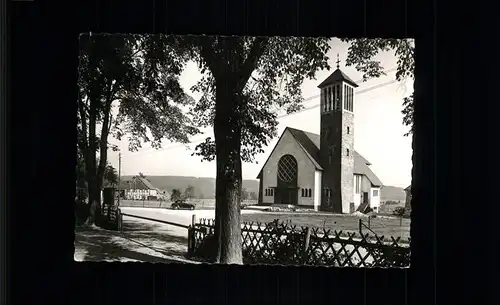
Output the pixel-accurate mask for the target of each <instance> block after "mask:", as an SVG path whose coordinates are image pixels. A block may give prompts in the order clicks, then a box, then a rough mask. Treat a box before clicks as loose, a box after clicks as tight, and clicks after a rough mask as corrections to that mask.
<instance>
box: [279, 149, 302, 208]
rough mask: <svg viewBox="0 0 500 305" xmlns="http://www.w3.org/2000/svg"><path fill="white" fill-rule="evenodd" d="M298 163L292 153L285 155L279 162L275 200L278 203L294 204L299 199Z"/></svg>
mask: <svg viewBox="0 0 500 305" xmlns="http://www.w3.org/2000/svg"><path fill="white" fill-rule="evenodd" d="M298 173H299V171H298V165H297V159H295V157H294V156H292V155H284V156H283V157H281V159H280V160H279V162H278V173H277V175H278V179H277V180H278V187H277V190H276V196H275V197H274V200H275V202H274V203H276V204H293V205H296V204H297V201H298V187H297V180H298V179H297V178H298Z"/></svg>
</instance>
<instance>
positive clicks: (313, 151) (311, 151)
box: [257, 127, 383, 186]
mask: <svg viewBox="0 0 500 305" xmlns="http://www.w3.org/2000/svg"><path fill="white" fill-rule="evenodd" d="M287 130H288V131H289V132H290V133H291V134H292V136H293V137H294V138H295V140H296V141H297V143H298V144H299V145H300V146H301V147H302V148H303V149H304V151H305V152H306V155H307V156H308V157H309V159H310V160H311V162H312V163H313V164H314V166H315V168H316V169H318V170H323V168H322V167H321V165H320V162H319V149H320V139H321V138H320V135H319V134H315V133H311V132H307V131H303V130H300V129H295V128H290V127H287V128H286V129H285V131H284V132H283V134H284V133H285V132H286V131H287ZM272 154H273V153H272V152H271V155H272ZM271 155H269V157H270V156H271ZM353 156H354V173H355V174H358V175H365V176H366V177H367V178H368V180H370V182H371V183H372V185H374V186H382V185H383V183H382V181H380V179H379V178H378V177H377V176H376V175H375V174H374V173H373V172H372V170H371V169H370V167H369V166H370V165H371V163H370V162H369V161H368V160H366V159H365V158H364V157H363V156H362V155H360V154H359V153H358V152H357V151H354V152H353ZM269 157H268V159H269ZM266 163H267V160H266V162H264V166H266ZM264 166H262V169H261V170H260V172H259V175H258V177H257V178H259V177H261V175H262V170H263V169H264Z"/></svg>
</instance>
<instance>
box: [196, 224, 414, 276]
mask: <svg viewBox="0 0 500 305" xmlns="http://www.w3.org/2000/svg"><path fill="white" fill-rule="evenodd" d="M214 224H215V223H214V221H213V220H212V219H200V221H199V222H198V223H196V224H194V225H192V226H190V227H189V229H188V231H189V234H188V240H189V242H188V252H189V255H191V256H195V257H196V256H203V255H204V254H203V253H201V251H202V250H203V244H204V242H205V240H207V239H208V238H210V237H213V234H214V227H215V226H214ZM241 231H242V232H241V233H242V240H243V244H242V246H243V259H244V262H245V263H250V264H278V265H317V266H337V267H409V265H410V248H409V245H408V244H401V243H400V238H394V237H389V238H385V237H384V236H377V235H371V234H369V233H367V234H363V233H361V234H359V233H356V232H344V231H332V230H324V229H320V228H311V227H297V226H294V225H291V224H290V223H284V222H279V221H278V220H275V221H273V222H271V223H254V222H246V223H244V224H243V225H242V228H241Z"/></svg>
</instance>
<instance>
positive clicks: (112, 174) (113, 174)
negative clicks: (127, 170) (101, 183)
mask: <svg viewBox="0 0 500 305" xmlns="http://www.w3.org/2000/svg"><path fill="white" fill-rule="evenodd" d="M104 179H105V180H106V181H107V182H108V183H109V184H111V185H117V184H118V172H117V171H116V168H114V167H113V166H112V165H111V164H108V165H106V168H105V169H104Z"/></svg>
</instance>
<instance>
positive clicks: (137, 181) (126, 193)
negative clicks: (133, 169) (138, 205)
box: [120, 176, 160, 200]
mask: <svg viewBox="0 0 500 305" xmlns="http://www.w3.org/2000/svg"><path fill="white" fill-rule="evenodd" d="M120 186H121V187H120V188H121V189H122V192H123V197H124V198H125V199H130V200H132V199H133V200H156V199H158V196H159V195H160V194H159V191H158V189H157V188H156V187H154V186H153V185H152V184H151V182H150V181H149V180H148V179H147V178H145V177H141V176H134V177H132V179H131V180H128V181H121V184H120Z"/></svg>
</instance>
